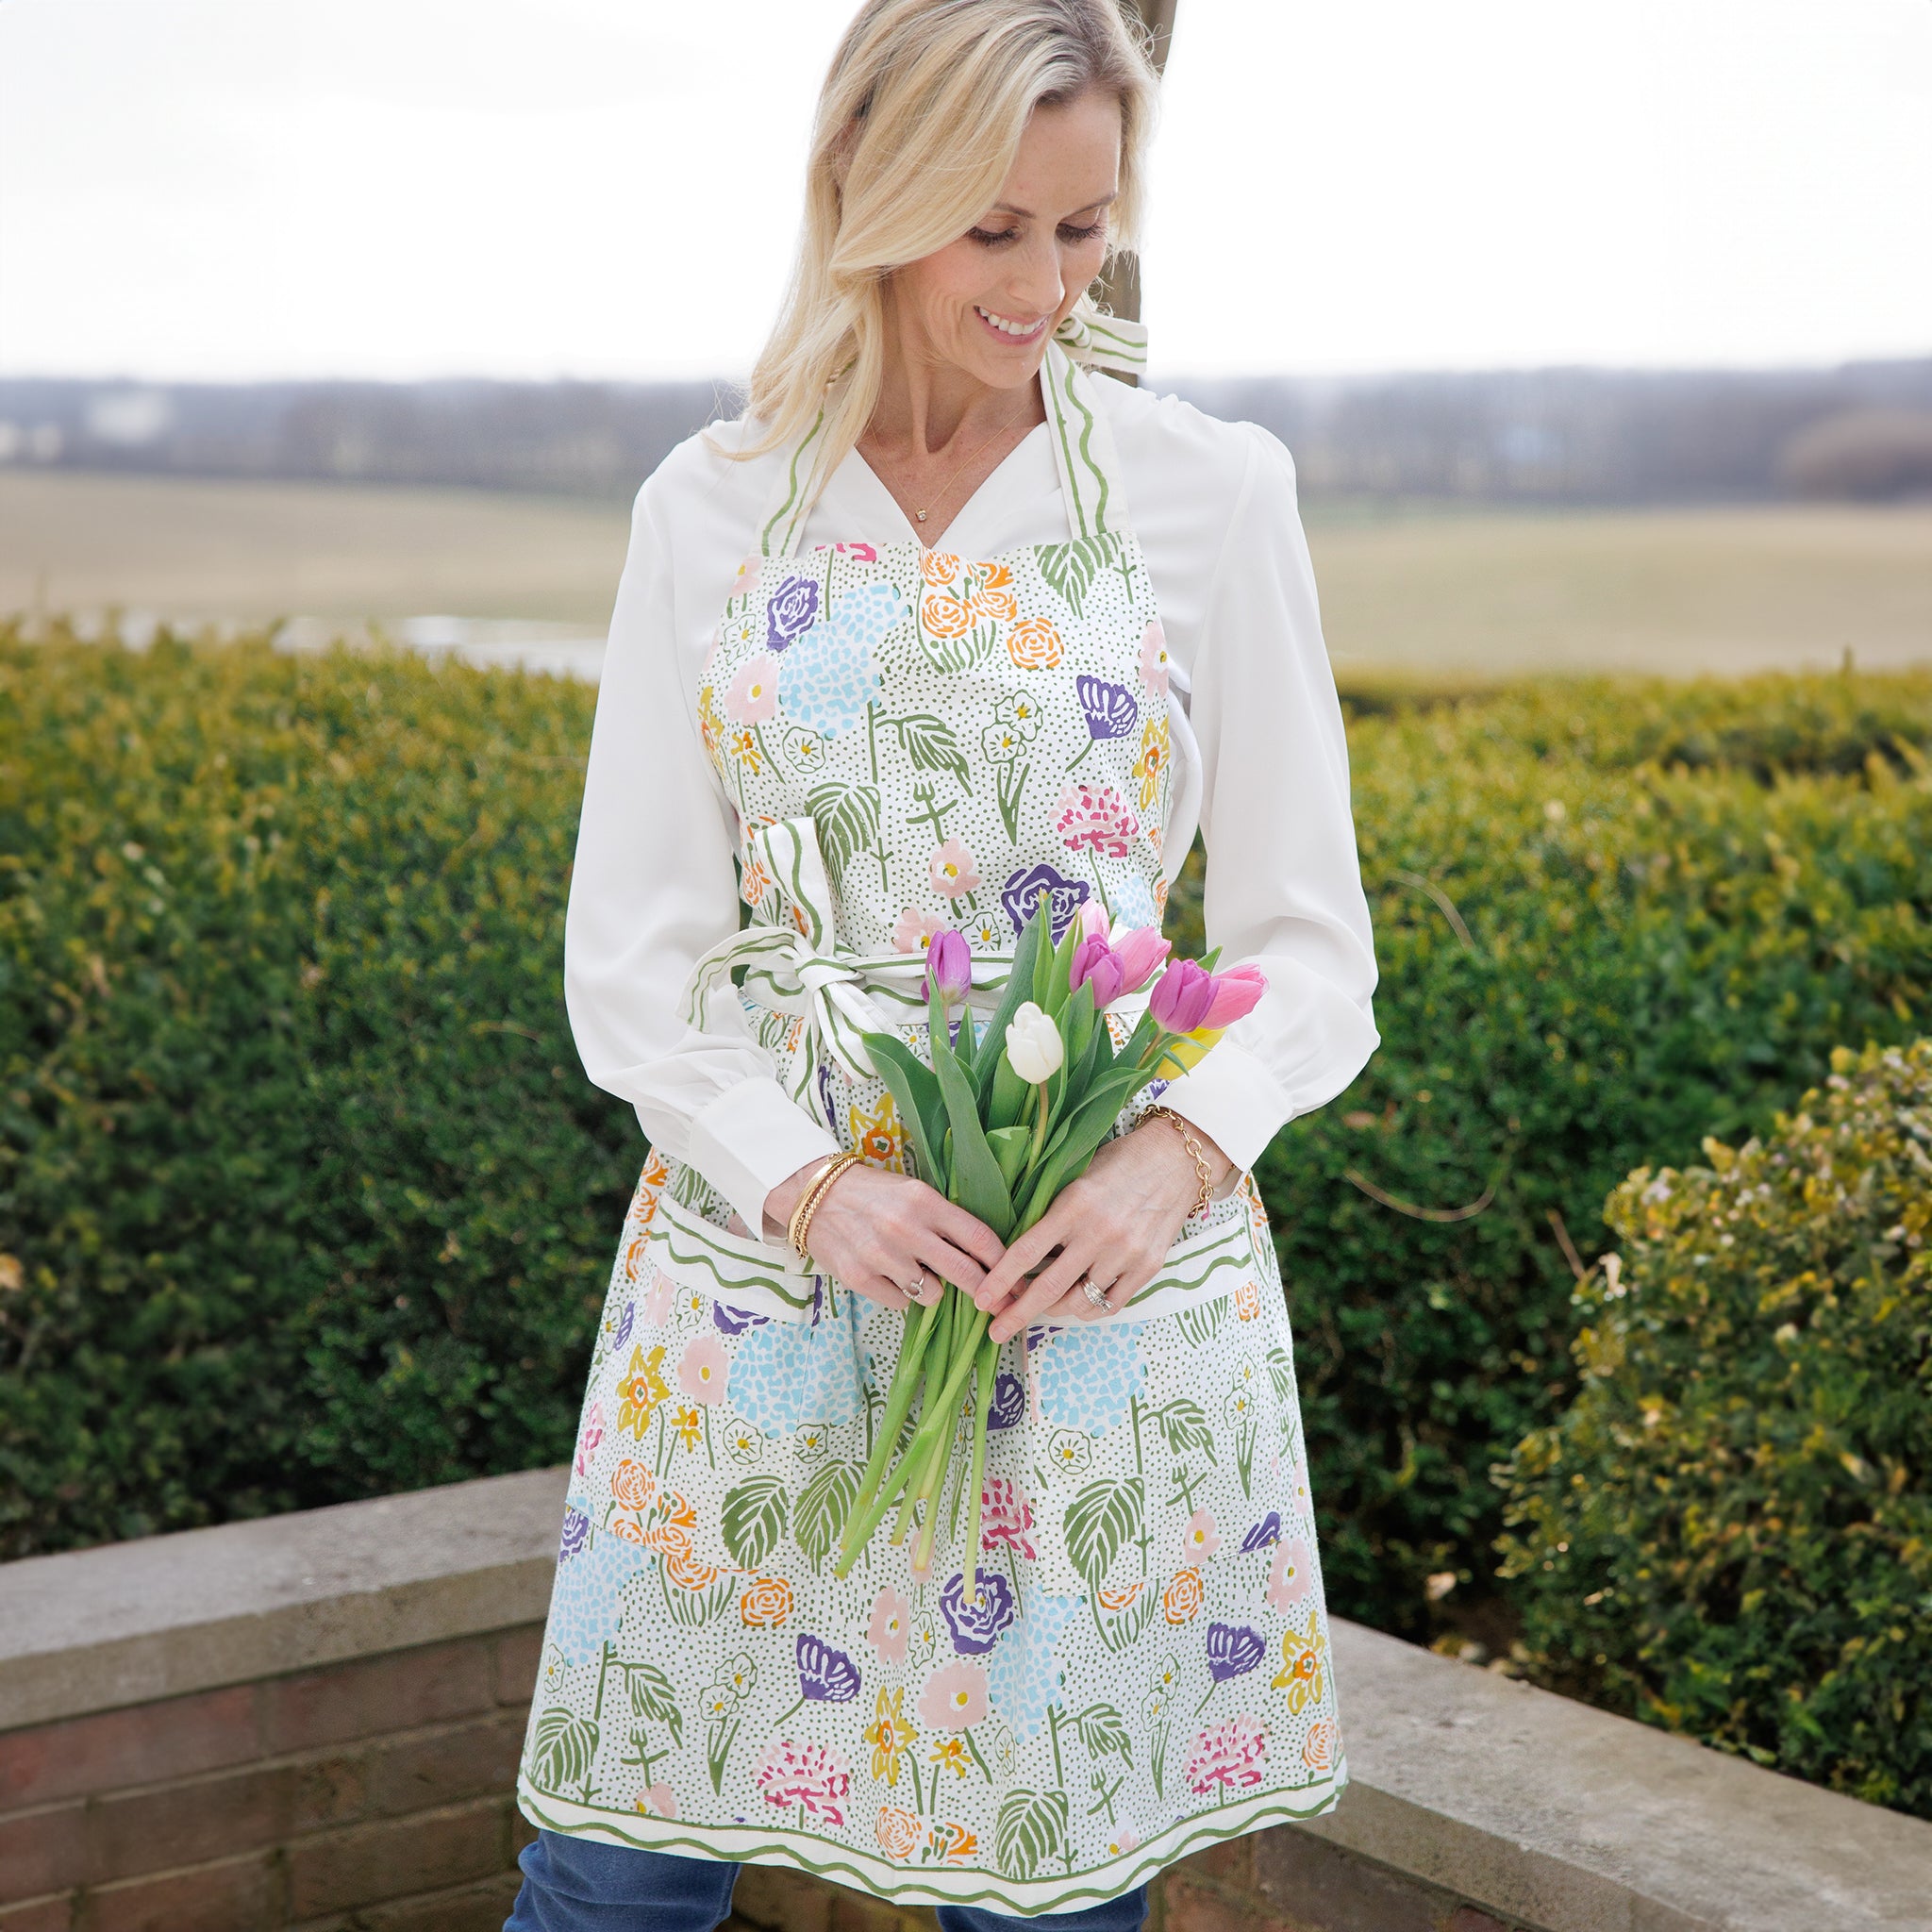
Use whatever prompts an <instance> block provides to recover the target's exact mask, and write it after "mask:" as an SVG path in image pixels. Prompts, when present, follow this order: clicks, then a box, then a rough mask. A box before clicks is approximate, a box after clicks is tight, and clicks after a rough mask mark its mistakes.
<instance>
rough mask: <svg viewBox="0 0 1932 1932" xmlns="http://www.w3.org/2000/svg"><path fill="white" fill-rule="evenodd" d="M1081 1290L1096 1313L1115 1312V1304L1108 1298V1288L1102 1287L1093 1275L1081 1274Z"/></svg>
mask: <svg viewBox="0 0 1932 1932" xmlns="http://www.w3.org/2000/svg"><path fill="white" fill-rule="evenodd" d="M1080 1292H1081V1293H1082V1294H1084V1295H1085V1296H1086V1297H1087V1300H1088V1304H1089V1305H1090V1306H1091V1307H1092V1309H1093V1311H1094V1313H1095V1314H1102V1315H1110V1314H1112V1313H1113V1304H1112V1302H1110V1301H1108V1298H1107V1291H1106V1289H1104V1288H1102V1287H1101V1286H1100V1284H1099V1283H1098V1282H1096V1281H1095V1280H1094V1278H1093V1277H1092V1275H1091V1274H1087V1275H1083V1276H1081V1279H1080Z"/></svg>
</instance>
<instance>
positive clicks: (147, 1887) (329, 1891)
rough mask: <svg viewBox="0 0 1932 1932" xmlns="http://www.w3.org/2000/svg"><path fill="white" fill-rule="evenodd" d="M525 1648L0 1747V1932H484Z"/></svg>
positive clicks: (509, 1829)
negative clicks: (276, 1931)
mask: <svg viewBox="0 0 1932 1932" xmlns="http://www.w3.org/2000/svg"><path fill="white" fill-rule="evenodd" d="M541 1635H542V1626H541V1624H530V1625H526V1626H524V1627H521V1628H518V1629H514V1630H505V1631H499V1632H496V1633H494V1634H491V1635H487V1636H478V1637H465V1638H460V1639H458V1640H456V1641H452V1642H447V1643H434V1644H426V1645H424V1646H422V1647H421V1648H418V1649H413V1650H403V1651H393V1652H391V1653H390V1654H389V1655H387V1656H382V1657H369V1658H364V1659H358V1660H357V1661H355V1662H352V1663H343V1664H336V1665H331V1666H329V1667H327V1668H325V1669H320V1670H312V1671H304V1672H300V1673H297V1674H292V1675H289V1676H282V1677H272V1678H269V1679H267V1680H265V1681H263V1682H260V1683H255V1684H240V1685H234V1686H230V1687H228V1688H226V1689H224V1690H218V1691H201V1692H197V1693H196V1694H194V1695H192V1696H188V1697H174V1698H168V1699H164V1700H162V1701H161V1702H158V1703H154V1704H143V1705H135V1706H132V1707H127V1708H125V1709H121V1710H109V1711H101V1712H96V1713H94V1714H92V1715H90V1716H87V1717H76V1718H70V1719H68V1720H66V1721H64V1722H62V1723H58V1724H42V1725H36V1726H33V1727H30V1728H28V1729H25V1730H14V1731H8V1732H4V1733H0V1932H270V1928H281V1927H299V1928H300V1932H365V1928H366V1932H471V1928H476V1932H485V1928H489V1932H495V1928H497V1927H500V1926H501V1925H502V1924H503V1919H504V1914H505V1912H506V1911H507V1909H508V1903H509V1899H510V1897H511V1895H512V1893H513V1891H514V1890H515V1885H514V1877H513V1873H514V1864H515V1858H516V1853H517V1850H518V1849H519V1847H521V1845H522V1844H523V1843H524V1841H525V1838H526V1837H527V1836H528V1827H527V1826H526V1825H525V1824H524V1822H523V1820H522V1819H521V1818H520V1817H519V1816H518V1815H517V1812H516V1807H515V1805H514V1803H513V1801H512V1799H511V1797H510V1791H511V1789H512V1786H513V1785H514V1782H515V1777H516V1760H517V1752H518V1750H519V1748H520V1746H521V1745H522V1742H523V1734H524V1718H525V1712H526V1711H527V1709H528V1707H529V1701H530V1691H531V1688H532V1686H533V1685H534V1684H535V1682H536V1674H537V1652H538V1644H539V1641H540V1640H541Z"/></svg>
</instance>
